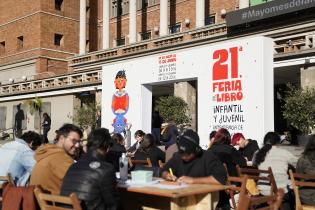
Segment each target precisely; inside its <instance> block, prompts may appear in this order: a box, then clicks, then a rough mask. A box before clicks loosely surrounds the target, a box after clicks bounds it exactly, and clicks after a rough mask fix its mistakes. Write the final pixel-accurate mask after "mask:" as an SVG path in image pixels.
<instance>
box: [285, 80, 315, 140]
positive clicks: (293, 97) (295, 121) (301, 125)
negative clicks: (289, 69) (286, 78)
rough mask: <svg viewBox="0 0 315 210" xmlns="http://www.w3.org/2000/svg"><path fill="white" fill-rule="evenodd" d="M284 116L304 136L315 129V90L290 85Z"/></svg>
mask: <svg viewBox="0 0 315 210" xmlns="http://www.w3.org/2000/svg"><path fill="white" fill-rule="evenodd" d="M284 102H285V104H284V106H283V116H284V118H285V119H287V120H288V122H289V123H290V124H292V125H293V126H294V127H296V128H297V129H299V130H301V131H302V132H303V133H304V134H310V133H312V131H314V128H315V89H310V88H306V89H304V90H303V89H301V88H296V87H294V86H292V85H291V84H288V91H287V92H286V96H285V98H284Z"/></svg>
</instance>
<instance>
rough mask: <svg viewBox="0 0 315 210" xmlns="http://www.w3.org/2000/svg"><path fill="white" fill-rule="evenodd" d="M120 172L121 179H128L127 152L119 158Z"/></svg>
mask: <svg viewBox="0 0 315 210" xmlns="http://www.w3.org/2000/svg"><path fill="white" fill-rule="evenodd" d="M119 174H120V180H122V181H124V182H125V181H127V179H128V158H127V156H126V153H122V155H121V157H120V158H119Z"/></svg>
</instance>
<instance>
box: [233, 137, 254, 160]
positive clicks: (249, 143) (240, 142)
mask: <svg viewBox="0 0 315 210" xmlns="http://www.w3.org/2000/svg"><path fill="white" fill-rule="evenodd" d="M232 145H233V146H236V145H237V146H239V150H238V151H239V152H240V153H241V154H242V155H243V156H244V157H245V158H246V159H247V160H248V161H252V159H253V156H254V154H255V152H256V151H257V150H259V147H258V144H257V141H255V140H252V139H245V137H244V136H243V134H242V133H235V134H234V135H233V137H232Z"/></svg>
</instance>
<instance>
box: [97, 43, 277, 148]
mask: <svg viewBox="0 0 315 210" xmlns="http://www.w3.org/2000/svg"><path fill="white" fill-rule="evenodd" d="M121 70H124V74H123V77H119V75H121V73H122V72H120V73H118V72H119V71H121ZM117 73H118V74H117ZM116 76H118V78H122V79H120V80H121V81H117V80H116V83H115V78H116ZM192 79H196V80H197V84H198V88H197V90H198V93H197V94H198V95H197V98H198V102H197V104H198V107H197V108H198V115H197V120H198V133H199V135H200V139H201V145H202V146H205V145H208V137H209V133H210V132H211V131H212V130H217V129H218V128H220V127H224V128H227V129H228V130H229V131H230V133H231V134H233V133H236V132H242V133H243V134H244V136H245V137H246V138H251V139H256V140H257V141H258V142H259V143H260V144H262V141H263V136H264V134H265V133H266V132H268V131H273V129H274V119H273V118H274V112H273V42H272V39H270V38H265V37H252V38H248V39H238V40H233V41H230V42H222V43H215V44H212V45H202V46H198V47H191V48H186V49H182V50H176V51H170V52H167V53H161V54H155V55H148V56H143V57H140V58H135V59H129V60H125V61H120V62H115V63H110V64H106V65H104V66H103V80H102V86H103V87H102V90H103V91H102V94H103V95H102V116H103V117H102V125H103V126H104V127H107V128H109V129H110V130H113V124H114V125H115V126H116V128H117V129H118V130H119V128H120V126H124V125H125V124H126V123H131V124H132V134H133V133H134V132H135V131H136V130H138V129H142V130H144V131H145V132H151V112H152V110H151V107H152V92H151V89H152V85H158V84H161V83H174V82H177V81H185V80H192ZM118 80H119V79H118ZM117 85H118V86H119V87H120V88H118V89H116V86H117Z"/></svg>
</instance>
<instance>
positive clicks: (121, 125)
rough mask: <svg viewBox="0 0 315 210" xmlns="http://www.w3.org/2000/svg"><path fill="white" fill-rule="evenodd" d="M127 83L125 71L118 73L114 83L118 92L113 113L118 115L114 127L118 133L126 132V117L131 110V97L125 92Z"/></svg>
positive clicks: (114, 96) (113, 102)
mask: <svg viewBox="0 0 315 210" xmlns="http://www.w3.org/2000/svg"><path fill="white" fill-rule="evenodd" d="M126 83H127V78H126V73H125V71H124V70H121V71H118V72H117V74H116V77H115V81H114V84H115V87H116V90H115V92H114V95H113V97H112V111H113V113H114V114H115V115H116V117H115V119H114V121H113V126H114V132H116V133H122V132H124V131H125V128H126V124H127V119H126V118H125V116H124V115H125V114H126V113H127V112H128V109H129V95H128V93H127V92H126V90H125V87H126Z"/></svg>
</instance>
